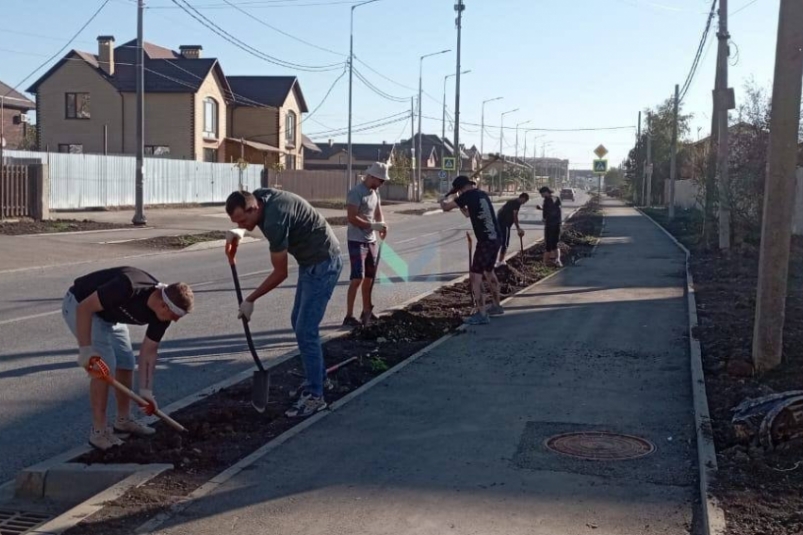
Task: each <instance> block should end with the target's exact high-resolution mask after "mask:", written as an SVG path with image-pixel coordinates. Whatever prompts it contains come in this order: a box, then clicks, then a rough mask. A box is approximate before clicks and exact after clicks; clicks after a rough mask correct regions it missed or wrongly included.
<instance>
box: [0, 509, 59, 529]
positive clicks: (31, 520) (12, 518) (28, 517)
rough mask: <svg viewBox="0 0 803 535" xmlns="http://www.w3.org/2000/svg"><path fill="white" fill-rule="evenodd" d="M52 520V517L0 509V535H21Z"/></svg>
mask: <svg viewBox="0 0 803 535" xmlns="http://www.w3.org/2000/svg"><path fill="white" fill-rule="evenodd" d="M48 520H50V516H48V515H45V514H42V513H32V512H28V511H8V510H5V509H0V535H21V534H22V533H27V532H28V531H29V530H32V529H34V528H35V527H37V526H40V525H42V524H44V523H45V522H47V521H48Z"/></svg>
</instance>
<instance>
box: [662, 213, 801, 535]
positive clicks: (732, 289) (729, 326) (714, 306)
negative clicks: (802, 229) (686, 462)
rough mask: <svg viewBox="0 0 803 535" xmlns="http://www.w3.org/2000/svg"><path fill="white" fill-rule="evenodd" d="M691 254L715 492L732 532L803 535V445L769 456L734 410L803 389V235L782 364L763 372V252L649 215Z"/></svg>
mask: <svg viewBox="0 0 803 535" xmlns="http://www.w3.org/2000/svg"><path fill="white" fill-rule="evenodd" d="M646 212H647V213H648V214H649V215H650V216H651V217H653V218H654V219H655V220H656V221H658V222H659V223H660V224H662V225H663V226H664V227H665V228H666V229H667V230H669V232H671V233H672V234H673V235H674V236H675V237H676V238H677V239H678V240H679V241H680V242H682V243H683V244H684V245H685V246H686V247H687V248H688V249H689V250H690V251H691V258H690V264H689V265H690V269H691V272H692V276H693V277H694V286H695V296H696V300H697V316H698V323H699V327H698V330H697V332H696V333H694V334H695V336H696V338H698V339H699V340H700V343H701V347H702V353H703V368H704V371H705V380H706V390H707V393H708V404H709V409H710V412H711V423H712V427H713V431H714V441H715V444H716V449H717V465H718V468H719V469H718V471H717V475H716V478H715V480H714V481H713V484H712V490H713V492H714V494H715V496H716V497H717V499H718V500H719V505H720V506H721V507H722V508H723V509H724V511H725V520H726V522H727V531H726V533H727V534H728V535H755V534H757V533H760V534H762V535H800V533H803V492H801V489H803V462H801V453H803V444H799V443H793V442H789V443H786V444H783V445H782V447H780V448H777V449H776V450H775V451H772V452H766V451H764V449H763V448H761V447H760V446H759V445H758V444H757V442H756V441H755V439H752V440H751V437H749V436H744V437H742V436H738V435H737V434H736V433H735V432H734V426H733V425H732V422H731V419H732V417H733V414H734V413H733V408H734V407H736V406H737V405H739V404H740V403H741V402H742V401H744V400H745V399H747V398H757V397H761V396H766V395H769V394H773V393H780V392H786V391H789V390H800V389H801V385H803V359H801V358H800V347H802V346H803V321H801V320H802V319H803V238H801V237H799V236H795V237H794V239H793V243H792V250H791V262H790V268H789V287H788V293H787V299H786V321H785V324H784V338H783V344H784V354H785V355H786V358H785V361H784V363H783V364H782V365H781V366H780V367H778V368H776V369H775V370H772V371H771V372H769V373H766V374H763V375H756V374H754V371H753V366H752V364H751V353H752V338H753V320H754V314H755V298H756V285H757V281H758V250H757V248H756V247H755V246H754V245H751V244H748V243H744V244H741V245H739V246H737V247H735V248H734V249H733V250H732V251H730V252H729V253H723V252H720V251H719V250H716V249H715V248H713V249H711V250H707V249H705V248H704V247H702V246H701V245H700V244H699V237H700V236H701V234H702V222H701V220H700V217H699V216H698V214H697V213H696V212H684V211H681V212H679V213H678V214H676V217H675V220H674V221H673V222H672V223H668V222H667V220H666V213H665V211H663V210H655V209H653V210H646ZM716 232H717V231H716V229H714V230H713V233H714V236H716Z"/></svg>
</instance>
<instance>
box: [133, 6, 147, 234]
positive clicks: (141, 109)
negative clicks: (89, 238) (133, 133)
mask: <svg viewBox="0 0 803 535" xmlns="http://www.w3.org/2000/svg"><path fill="white" fill-rule="evenodd" d="M144 15H145V1H144V0H138V1H137V61H136V64H137V66H136V69H137V170H136V188H135V202H136V207H135V210H134V219H133V220H132V223H134V224H135V225H144V224H146V223H147V222H148V221H147V219H146V218H145V208H144V204H145V201H144V197H145V195H144V190H145V184H144V183H145V47H144V39H143V18H144Z"/></svg>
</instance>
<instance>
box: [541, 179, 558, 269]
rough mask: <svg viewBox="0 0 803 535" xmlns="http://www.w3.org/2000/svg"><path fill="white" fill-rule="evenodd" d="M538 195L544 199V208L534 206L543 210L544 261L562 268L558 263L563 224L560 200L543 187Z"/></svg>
mask: <svg viewBox="0 0 803 535" xmlns="http://www.w3.org/2000/svg"><path fill="white" fill-rule="evenodd" d="M538 193H540V194H541V197H543V198H544V207H543V208H541V207H540V206H536V208H537V209H539V210H543V216H544V241H545V242H546V259H545V260H546V261H550V260H551V261H552V263H553V264H554V265H555V266H556V267H562V266H563V264H562V263H561V261H560V248H559V247H558V242H559V241H560V225H561V223H562V222H563V215H562V214H561V209H560V198H559V197H553V196H552V190H551V189H549V188H548V187H546V186H544V187H543V188H541V189H540V190H538Z"/></svg>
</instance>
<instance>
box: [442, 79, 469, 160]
mask: <svg viewBox="0 0 803 535" xmlns="http://www.w3.org/2000/svg"><path fill="white" fill-rule="evenodd" d="M470 72H471V69H468V70H466V71H463V72H461V73H460V74H468V73H470ZM454 76H457V73H454V74H447V75H446V76H444V77H443V118H442V119H441V163H442V162H443V157H444V152H445V151H444V140H445V139H446V80H448V79H449V78H452V77H454ZM455 150H456V151H458V154H459V150H458V149H457V147H455Z"/></svg>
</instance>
